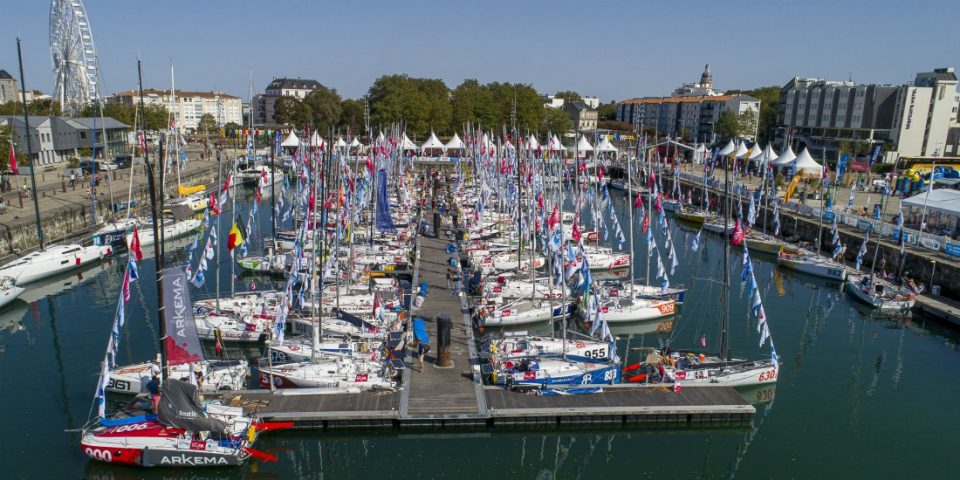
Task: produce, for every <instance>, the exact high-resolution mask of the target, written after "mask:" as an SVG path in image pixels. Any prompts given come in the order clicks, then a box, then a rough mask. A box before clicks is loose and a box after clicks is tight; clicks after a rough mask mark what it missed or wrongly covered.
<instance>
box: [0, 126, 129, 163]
mask: <svg viewBox="0 0 960 480" xmlns="http://www.w3.org/2000/svg"><path fill="white" fill-rule="evenodd" d="M104 122H106V125H104ZM0 125H9V126H10V127H11V129H12V130H13V135H14V138H13V143H14V148H15V149H16V151H17V153H18V154H19V153H26V152H27V138H26V130H27V129H26V128H24V123H23V116H19V115H10V116H2V117H0ZM94 127H96V144H95V145H94V143H93V140H94V134H93V129H94ZM129 131H130V126H129V125H126V124H123V123H121V122H118V121H117V120H114V119H112V118H109V117H107V118H104V119H101V118H96V119H94V118H66V117H39V116H31V117H30V150H31V151H32V152H33V155H32V156H31V160H32V163H34V164H36V165H50V164H54V163H61V162H65V161H67V160H69V159H70V158H72V157H76V156H77V155H78V154H77V150H78V149H82V148H93V147H94V146H95V147H96V148H97V150H98V151H97V156H98V157H101V158H102V157H103V156H104V154H103V152H102V150H103V149H104V148H105V144H106V148H109V151H108V152H107V153H108V154H109V155H110V156H111V157H112V156H114V155H116V154H120V153H125V152H126V151H127V150H128V146H127V144H126V133H127V132H129ZM104 136H106V139H104Z"/></svg>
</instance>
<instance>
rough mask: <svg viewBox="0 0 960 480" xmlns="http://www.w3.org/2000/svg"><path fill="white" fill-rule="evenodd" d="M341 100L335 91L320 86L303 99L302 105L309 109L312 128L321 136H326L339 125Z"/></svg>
mask: <svg viewBox="0 0 960 480" xmlns="http://www.w3.org/2000/svg"><path fill="white" fill-rule="evenodd" d="M340 102H341V98H340V95H339V94H337V91H336V90H335V89H332V88H327V87H325V86H323V85H320V86H319V87H317V88H316V89H315V90H313V91H312V92H310V93H308V94H307V96H306V97H305V98H304V99H303V103H304V104H306V105H307V106H308V107H310V112H311V117H312V120H313V128H315V129H316V130H317V131H318V132H320V133H321V134H322V135H326V132H328V131H329V130H330V129H331V128H333V127H335V126H337V125H338V124H339V123H340V114H341V112H342V108H341V105H340Z"/></svg>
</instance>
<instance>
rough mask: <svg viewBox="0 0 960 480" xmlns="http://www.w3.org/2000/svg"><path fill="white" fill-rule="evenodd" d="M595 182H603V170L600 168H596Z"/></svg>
mask: <svg viewBox="0 0 960 480" xmlns="http://www.w3.org/2000/svg"><path fill="white" fill-rule="evenodd" d="M597 181H598V182H602V181H603V169H602V168H597Z"/></svg>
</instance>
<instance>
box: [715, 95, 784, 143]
mask: <svg viewBox="0 0 960 480" xmlns="http://www.w3.org/2000/svg"><path fill="white" fill-rule="evenodd" d="M727 93H730V92H727ZM746 95H750V96H751V97H753V98H756V99H758V100H760V112H759V117H758V119H757V140H758V141H762V142H763V143H769V142H770V140H773V134H774V128H775V127H776V125H777V104H779V103H780V87H777V86H771V87H760V88H755V89H753V90H750V91H747V92H746Z"/></svg>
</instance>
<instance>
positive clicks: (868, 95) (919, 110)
mask: <svg viewBox="0 0 960 480" xmlns="http://www.w3.org/2000/svg"><path fill="white" fill-rule="evenodd" d="M958 105H960V95H958V94H957V76H956V74H955V72H954V69H953V68H938V69H935V70H934V71H932V72H921V73H918V74H917V76H916V80H915V81H914V82H913V83H912V84H907V85H880V84H867V85H864V84H855V83H854V82H852V81H831V80H823V79H818V78H800V77H794V78H793V79H792V80H790V82H788V83H787V84H786V85H784V86H783V88H781V90H780V103H779V105H778V108H777V123H778V124H779V131H778V135H779V136H781V137H782V138H784V139H785V141H787V142H790V143H796V144H798V145H799V144H800V143H802V144H803V145H804V146H807V147H809V148H812V149H814V150H815V151H823V152H825V153H826V154H827V156H831V155H834V154H835V153H836V151H837V150H838V149H839V147H840V145H841V144H842V143H844V142H850V141H867V142H869V143H884V144H887V145H888V147H890V148H888V150H894V148H892V147H896V148H895V150H896V151H897V152H898V153H899V154H900V155H903V156H931V155H934V154H935V153H938V152H939V154H940V155H942V154H943V153H944V151H945V148H946V145H947V143H948V133H949V130H950V128H951V126H952V125H953V124H954V122H955V119H956V117H957V108H958Z"/></svg>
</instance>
